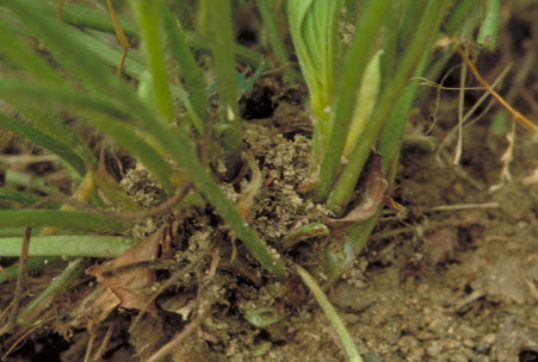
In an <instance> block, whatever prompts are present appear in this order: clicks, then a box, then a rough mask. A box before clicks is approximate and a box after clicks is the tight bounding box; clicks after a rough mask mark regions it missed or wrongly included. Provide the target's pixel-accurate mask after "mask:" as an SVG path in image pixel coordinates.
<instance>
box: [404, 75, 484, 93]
mask: <svg viewBox="0 0 538 362" xmlns="http://www.w3.org/2000/svg"><path fill="white" fill-rule="evenodd" d="M411 80H419V81H420V85H424V86H428V87H432V88H435V89H437V90H447V91H459V90H460V89H461V88H460V87H445V86H444V85H443V83H442V82H439V83H437V82H434V81H433V80H430V79H428V78H425V77H414V78H411ZM465 89H467V90H486V88H484V87H465Z"/></svg>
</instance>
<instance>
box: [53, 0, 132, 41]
mask: <svg viewBox="0 0 538 362" xmlns="http://www.w3.org/2000/svg"><path fill="white" fill-rule="evenodd" d="M116 16H117V18H118V21H119V23H120V25H121V29H122V30H123V32H124V33H125V35H127V36H129V37H133V38H135V39H138V36H139V34H138V31H137V28H136V24H135V22H134V21H132V20H131V19H127V18H125V17H123V16H121V14H116ZM64 21H65V22H66V23H67V24H71V25H75V26H77V27H81V28H88V29H94V30H100V31H106V32H109V33H114V24H113V23H112V18H111V16H110V14H109V13H107V12H103V11H99V10H97V9H96V8H95V7H92V6H88V5H86V4H82V3H72V2H68V3H66V4H64Z"/></svg>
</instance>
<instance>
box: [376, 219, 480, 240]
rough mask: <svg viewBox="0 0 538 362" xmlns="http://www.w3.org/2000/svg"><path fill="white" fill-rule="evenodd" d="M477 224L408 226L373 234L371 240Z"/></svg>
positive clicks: (452, 222)
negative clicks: (443, 227)
mask: <svg viewBox="0 0 538 362" xmlns="http://www.w3.org/2000/svg"><path fill="white" fill-rule="evenodd" d="M477 223H480V221H475V220H444V221H438V222H435V223H423V224H420V225H411V226H406V227H402V228H399V229H395V230H389V231H382V232H378V233H375V234H372V236H370V238H369V240H383V239H387V238H391V237H395V236H398V235H400V234H407V233H417V234H419V235H420V234H423V233H424V232H425V231H428V230H432V229H436V228H439V227H442V226H460V225H470V224H477Z"/></svg>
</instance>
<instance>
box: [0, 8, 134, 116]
mask: <svg viewBox="0 0 538 362" xmlns="http://www.w3.org/2000/svg"><path fill="white" fill-rule="evenodd" d="M6 6H7V7H9V8H10V9H11V10H13V12H14V13H15V14H16V15H17V16H18V17H19V18H20V19H21V21H22V22H23V23H24V25H25V26H26V27H27V28H28V29H29V30H30V31H31V33H32V34H33V35H34V36H35V37H37V38H38V39H40V41H41V42H42V43H43V44H44V45H45V46H46V47H47V49H48V50H49V51H50V52H51V53H52V55H53V56H54V57H55V60H56V61H57V62H59V63H60V64H61V65H62V66H63V67H64V68H65V69H66V70H67V71H69V72H70V73H71V75H73V76H74V77H75V78H76V79H77V80H78V81H79V82H80V84H81V85H82V87H83V88H84V89H85V90H86V91H88V92H89V93H90V94H93V95H98V96H99V97H102V98H106V99H108V100H109V101H110V102H115V103H119V104H121V103H127V104H129V105H130V106H132V103H133V102H132V101H131V100H130V99H129V95H130V93H131V92H130V90H129V88H128V86H127V85H126V84H125V83H124V82H123V81H122V80H121V79H119V78H118V77H117V76H116V75H115V74H114V72H111V70H110V68H109V67H108V66H107V65H105V64H103V63H102V62H100V61H95V57H94V56H93V54H92V52H91V51H90V50H89V49H88V48H87V47H86V44H84V43H80V42H79V41H78V40H79V39H78V38H77V37H76V36H73V27H71V26H68V25H65V24H60V23H58V22H57V21H56V18H55V9H54V7H53V6H51V5H50V4H49V3H48V2H35V1H32V0H20V1H14V2H11V1H10V2H8V3H6ZM66 54H68V56H65V55H66Z"/></svg>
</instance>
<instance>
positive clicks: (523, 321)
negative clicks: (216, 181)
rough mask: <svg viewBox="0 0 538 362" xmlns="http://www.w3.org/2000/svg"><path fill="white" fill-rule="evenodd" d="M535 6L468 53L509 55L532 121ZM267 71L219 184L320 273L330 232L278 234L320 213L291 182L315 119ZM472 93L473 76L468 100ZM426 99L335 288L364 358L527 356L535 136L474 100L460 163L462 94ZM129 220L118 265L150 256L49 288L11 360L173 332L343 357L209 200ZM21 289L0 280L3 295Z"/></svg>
mask: <svg viewBox="0 0 538 362" xmlns="http://www.w3.org/2000/svg"><path fill="white" fill-rule="evenodd" d="M537 18H538V6H536V5H533V4H531V5H528V6H527V7H526V8H525V9H521V8H518V7H517V6H514V7H513V8H511V9H509V7H507V8H506V9H505V11H503V18H502V22H501V24H502V26H501V29H502V31H501V33H500V36H499V39H498V50H496V51H495V52H493V53H490V54H484V55H482V56H481V57H480V59H479V64H478V65H479V69H480V70H481V72H482V74H483V75H484V77H485V78H486V79H488V80H490V81H492V80H493V79H495V78H496V77H497V76H498V75H499V74H500V73H501V70H502V69H503V68H504V67H505V66H506V65H507V64H508V63H513V66H512V67H511V69H510V71H509V72H508V74H507V75H506V77H505V79H504V81H503V85H502V87H501V88H500V89H498V90H499V92H500V93H501V94H503V95H506V98H507V99H508V100H509V101H510V103H511V104H512V105H513V106H515V107H517V108H518V109H519V110H520V111H521V112H522V113H524V114H525V115H526V116H527V117H528V118H529V119H531V120H536V119H538V107H537V106H536V102H535V101H534V100H535V99H537V97H538V88H537V87H536V84H538V71H537V70H536V69H538V66H536V65H537V64H536V56H535V53H536V49H538V26H537V25H535V24H536V22H535V21H534V19H537ZM453 62H454V63H457V62H459V59H458V58H454V60H453ZM447 69H448V68H447ZM453 77H454V78H453V79H451V78H449V79H448V82H449V83H450V82H453V83H456V84H457V83H458V82H459V79H458V77H459V75H458V74H457V72H456V73H455V74H454V75H453ZM277 84H278V83H276V82H275V81H274V79H272V78H270V77H262V78H261V79H260V80H259V81H258V83H257V85H256V86H255V87H254V89H253V90H252V92H251V93H250V94H248V95H245V97H244V99H243V103H242V106H243V115H246V116H248V117H246V118H249V120H248V121H246V125H245V130H244V131H245V153H244V155H243V159H244V160H245V167H244V168H243V170H242V171H241V177H238V178H236V180H233V181H232V182H229V183H223V184H222V189H223V190H224V191H225V192H227V194H228V196H229V197H230V198H231V199H232V200H234V201H235V202H237V203H238V204H241V205H242V212H243V216H245V218H246V219H247V220H248V221H249V223H250V224H251V225H252V226H253V227H254V229H255V230H256V231H257V232H258V233H259V234H260V235H261V236H262V238H263V239H264V240H265V241H266V242H267V243H268V244H269V245H270V247H272V248H274V249H276V250H278V251H279V253H281V254H282V255H284V257H285V258H286V259H287V260H293V261H294V262H296V263H298V264H300V265H302V266H304V267H306V268H308V269H309V270H311V271H312V272H313V273H314V272H315V271H316V268H315V265H316V263H318V261H319V259H320V257H321V256H322V253H323V250H325V249H324V248H325V247H326V246H327V245H328V244H329V243H330V242H331V241H332V240H331V238H330V237H329V238H328V237H324V236H318V237H312V238H309V239H306V240H303V241H301V242H299V243H297V244H295V245H292V246H289V247H287V248H284V247H283V246H282V239H283V238H285V237H286V235H289V233H290V232H292V231H293V230H294V229H296V228H298V227H300V226H303V225H306V224H308V223H311V222H316V221H320V220H322V221H323V220H325V219H326V218H327V215H326V212H325V211H324V209H323V208H322V207H321V206H319V205H316V204H315V203H314V202H312V201H311V200H309V199H308V198H306V197H304V195H303V194H302V193H301V192H300V190H301V189H302V188H304V185H305V181H307V175H308V172H307V163H308V157H309V147H310V145H309V134H310V131H311V126H310V124H309V117H308V113H307V112H306V110H305V108H306V107H305V105H304V104H303V103H302V99H303V97H304V89H302V88H289V89H282V88H279V87H278V86H277ZM469 84H470V85H475V84H476V83H475V82H474V81H473V80H470V81H469ZM481 94H482V93H481V92H480V91H469V92H468V95H467V96H466V99H465V101H466V103H465V109H466V110H467V109H469V108H471V107H472V106H473V104H474V103H475V102H476V101H477V99H478V98H479V97H480V95H481ZM425 99H426V101H424V102H423V104H421V105H420V107H417V108H416V109H415V110H414V111H413V113H412V117H411V119H410V122H409V126H408V128H407V130H406V134H405V137H404V142H403V144H402V150H401V162H400V165H399V168H398V171H397V177H396V181H395V185H394V186H393V188H392V189H391V190H389V194H390V196H391V198H392V199H391V200H392V201H393V202H391V203H390V204H391V205H389V206H392V207H389V206H386V207H385V208H384V211H383V215H382V217H381V219H380V221H379V223H378V225H377V227H376V229H375V230H374V232H373V234H372V235H371V237H370V239H369V242H368V244H367V246H366V248H365V249H364V250H363V251H362V252H361V254H360V255H359V256H358V257H357V259H356V261H355V263H354V265H353V267H352V268H351V269H350V270H348V271H346V273H345V274H344V275H343V276H342V277H341V278H340V279H339V280H338V281H337V282H336V283H334V284H333V285H332V286H331V287H330V288H329V289H328V290H327V294H328V296H329V298H330V301H331V302H332V303H333V305H334V306H335V307H336V308H337V310H338V312H339V314H340V316H341V317H342V318H343V320H344V321H345V324H346V326H347V328H348V330H349V332H350V333H351V335H352V336H353V339H354V341H355V343H356V345H357V348H358V350H359V352H360V353H361V355H362V356H363V358H364V360H365V361H370V362H374V361H423V360H426V361H536V360H538V308H537V303H538V241H537V240H538V220H537V219H538V185H537V183H538V160H537V159H535V158H534V157H530V156H531V155H534V154H535V152H536V151H537V150H538V137H537V136H536V135H533V134H531V132H528V131H527V130H525V129H524V128H522V127H520V126H518V125H516V126H515V127H514V128H512V125H511V121H510V119H509V117H507V116H506V115H505V116H504V118H505V120H506V121H505V122H504V123H503V122H502V115H503V114H504V113H503V110H502V108H501V107H500V106H499V105H498V104H497V103H495V102H492V103H491V107H489V106H486V105H485V104H484V105H482V106H480V107H479V109H478V110H477V111H476V112H475V115H479V114H481V117H480V118H479V119H478V120H477V121H476V122H475V123H473V124H471V125H469V126H466V127H465V128H464V129H463V132H462V135H463V138H462V155H461V159H460V160H459V161H458V162H457V164H454V163H453V162H452V161H453V160H454V158H455V154H456V145H457V138H456V137H452V138H447V137H451V136H450V135H452V134H454V132H453V130H454V129H455V127H456V126H457V113H458V99H457V92H451V91H444V92H441V94H440V98H439V103H437V102H436V94H435V92H432V94H431V95H430V96H428V97H427V98H425ZM257 104H258V105H263V107H258V108H263V110H262V111H260V112H259V113H257V109H258V108H257V106H256V105H257ZM486 104H487V102H486ZM258 114H261V115H262V116H257V115H258ZM432 115H434V117H433V116H432ZM499 120H501V121H500V122H499ZM445 139H446V142H445ZM21 149H23V148H21V147H20V145H19V152H22V151H21ZM131 163H132V162H131ZM127 168H128V170H127V171H126V173H125V175H123V176H122V177H123V179H124V180H123V181H122V185H123V187H124V188H125V190H126V191H127V192H129V193H130V194H131V195H133V196H134V197H135V198H136V199H137V200H138V201H139V203H140V204H141V205H144V206H145V207H152V206H155V203H156V201H155V200H157V203H158V201H161V200H162V197H163V194H162V192H161V191H160V190H159V189H158V187H157V186H155V185H154V183H153V181H152V180H151V178H150V177H148V175H147V172H145V170H144V169H143V168H142V167H140V166H139V165H138V166H136V167H134V165H132V164H131V165H130V166H129V167H127ZM42 169H44V170H46V171H44V172H50V170H49V168H48V167H42ZM216 169H218V165H217V166H216ZM137 195H138V196H137ZM133 233H136V234H137V235H139V236H142V237H143V236H147V239H146V240H145V242H144V243H143V244H145V245H144V246H143V247H141V248H139V249H138V250H137V253H136V255H135V256H133V255H132V254H131V255H128V256H127V261H120V262H118V263H117V264H114V265H112V266H113V267H118V266H119V265H125V264H126V263H127V264H128V263H132V262H135V261H136V262H146V263H147V264H145V266H146V267H147V268H145V269H143V270H141V269H137V270H135V271H134V272H133V271H128V272H125V274H126V275H127V276H130V277H131V279H128V280H127V279H122V278H123V277H125V275H123V276H122V275H112V276H110V275H109V276H107V274H106V271H107V270H109V269H106V268H107V267H111V266H110V265H111V264H106V263H104V262H103V261H95V265H94V267H92V268H93V269H89V270H88V273H90V274H91V275H90V274H88V275H87V276H85V277H83V278H82V279H81V280H79V281H78V282H77V283H76V285H75V286H74V287H72V288H71V289H70V290H69V291H68V292H67V293H66V294H65V295H64V296H63V297H62V298H61V299H60V300H58V301H56V302H55V303H54V304H53V307H52V308H51V309H50V310H49V311H48V312H47V313H46V314H44V315H43V317H42V318H41V319H40V323H38V324H37V328H35V329H27V328H23V327H18V328H16V329H14V331H13V333H11V334H8V335H4V336H3V337H1V338H2V339H1V343H2V350H1V352H2V354H3V353H6V352H7V351H8V348H10V347H12V346H14V345H16V347H15V348H14V350H13V351H10V353H9V357H7V360H10V361H30V360H32V361H38V360H47V361H54V360H58V361H74V360H83V359H84V356H85V355H86V354H87V353H88V355H89V356H93V357H92V358H94V357H95V356H98V357H99V358H102V359H103V360H109V361H122V360H127V359H137V360H147V359H148V358H150V356H152V355H153V354H154V353H155V351H156V350H157V349H158V348H159V347H161V346H162V345H164V344H165V343H167V342H168V341H170V340H171V339H173V338H176V337H177V336H178V335H180V336H181V338H183V339H182V340H181V342H176V344H175V347H174V348H172V350H171V354H170V356H169V357H167V358H169V360H176V361H180V360H186V361H213V360H214V361H222V360H230V361H342V360H345V355H344V354H343V350H342V348H340V345H339V341H338V339H337V338H336V336H335V333H334V331H333V329H332V328H331V326H330V323H329V322H328V320H327V317H326V316H325V314H324V313H323V312H322V311H321V310H320V309H319V307H318V305H317V304H316V303H315V301H313V299H312V297H311V296H310V295H309V293H308V292H307V290H306V289H305V287H304V286H303V285H302V284H301V282H300V279H298V277H297V276H291V277H290V278H289V279H288V280H286V281H284V282H280V281H275V280H274V278H272V277H271V276H270V275H269V274H267V273H266V272H265V271H263V270H261V268H260V267H259V265H258V264H257V263H256V262H255V261H254V260H253V259H252V257H251V256H250V255H249V254H248V252H247V251H246V250H245V249H244V247H242V246H241V243H240V242H239V241H236V240H235V239H234V236H233V235H231V234H230V232H229V230H228V229H227V228H226V227H225V226H224V225H222V223H220V222H219V220H218V218H217V216H216V215H214V214H213V213H212V211H211V209H210V208H208V207H204V206H198V207H193V208H190V209H185V210H182V211H181V212H176V213H172V214H169V215H166V216H161V217H159V218H153V219H151V220H146V221H145V222H144V223H143V224H140V225H137V226H136V230H133ZM157 244H158V245H161V246H160V249H159V250H156V249H155V245H157ZM97 265H99V266H97ZM107 265H108V266H107ZM96 268H97V270H96ZM99 268H100V269H99ZM57 273H58V269H57V268H56V267H55V266H54V265H52V266H49V267H47V268H45V269H44V270H42V271H41V272H40V273H39V274H36V275H32V276H30V280H29V281H28V290H27V293H26V294H25V299H24V300H23V302H24V303H27V302H29V301H30V300H31V297H32V296H35V295H36V294H37V293H39V292H40V291H41V290H42V289H43V288H44V287H45V286H46V285H47V283H48V281H49V280H50V279H51V278H52V277H53V276H54V275H56V274H57ZM130 273H135V274H130ZM315 277H316V278H317V279H318V280H319V281H320V282H321V281H322V279H321V277H320V274H315ZM133 278H134V279H136V280H137V282H138V283H139V284H136V285H135V284H133ZM103 280H104V281H103ZM125 283H127V287H126V285H125ZM13 286H14V282H13V283H8V284H4V285H2V286H0V288H1V294H0V295H1V296H2V298H1V299H0V302H1V305H2V309H4V308H5V306H7V304H8V303H9V297H8V296H9V295H11V293H12V290H13ZM129 287H130V288H131V289H129ZM135 287H136V288H135ZM126 289H127V291H126ZM110 291H112V292H110ZM125 293H127V294H125ZM118 295H121V296H122V298H123V300H121V301H118V300H116V299H117V296H118ZM105 297H106V298H105ZM115 297H116V299H114V298H115ZM105 299H106V300H105ZM120 299H121V298H120ZM96 300H97V301H96ZM126 300H128V302H126ZM129 303H130V304H129ZM140 310H145V311H147V313H141V312H139V311H140ZM249 311H250V312H252V311H257V312H259V313H258V314H256V316H257V317H259V318H258V320H256V321H254V322H252V320H251V322H249V321H247V319H246V318H245V316H246V315H247V312H249ZM260 318H261V321H260V320H259V319H260ZM264 318H265V319H264ZM265 322H267V323H265ZM192 326H194V329H192V328H191V329H192V330H191V329H189V328H190V327H192ZM27 331H29V334H28V335H24V333H26V332H27ZM19 338H22V342H18V339H19ZM165 360H166V359H165Z"/></svg>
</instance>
